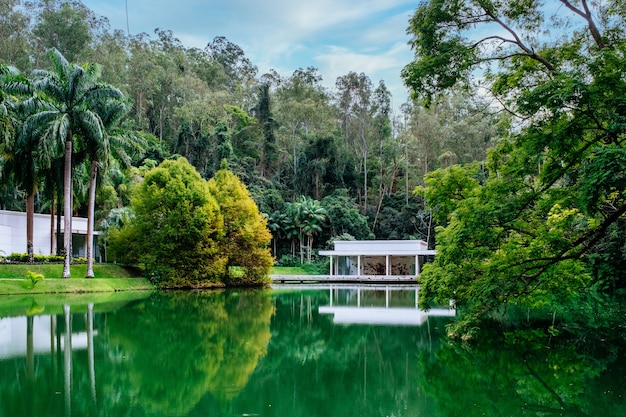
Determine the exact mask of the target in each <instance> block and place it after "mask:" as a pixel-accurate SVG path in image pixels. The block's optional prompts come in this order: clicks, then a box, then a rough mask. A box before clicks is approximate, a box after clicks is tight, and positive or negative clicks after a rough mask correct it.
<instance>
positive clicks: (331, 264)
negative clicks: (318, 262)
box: [330, 255, 333, 277]
mask: <svg viewBox="0 0 626 417" xmlns="http://www.w3.org/2000/svg"><path fill="white" fill-rule="evenodd" d="M330 276H331V277H332V276H333V255H330Z"/></svg>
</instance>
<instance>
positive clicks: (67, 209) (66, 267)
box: [63, 132, 72, 278]
mask: <svg viewBox="0 0 626 417" xmlns="http://www.w3.org/2000/svg"><path fill="white" fill-rule="evenodd" d="M71 137H72V134H71V132H70V134H69V138H70V139H68V140H66V141H65V168H64V172H63V206H64V207H63V226H64V229H65V230H64V231H63V250H64V251H65V253H64V258H65V259H64V262H63V278H69V277H70V262H71V260H72V140H71Z"/></svg>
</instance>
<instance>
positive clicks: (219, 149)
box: [0, 0, 503, 263]
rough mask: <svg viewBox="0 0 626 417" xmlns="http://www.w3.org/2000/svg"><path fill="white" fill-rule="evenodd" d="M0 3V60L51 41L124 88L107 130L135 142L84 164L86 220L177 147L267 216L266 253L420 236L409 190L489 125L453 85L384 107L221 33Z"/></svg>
mask: <svg viewBox="0 0 626 417" xmlns="http://www.w3.org/2000/svg"><path fill="white" fill-rule="evenodd" d="M2 4H3V6H2V8H3V10H2V13H1V16H2V17H0V19H1V20H2V24H1V27H2V29H0V30H2V31H3V32H4V33H2V34H0V38H1V39H2V40H3V41H2V43H1V44H0V60H1V62H2V63H3V64H4V65H6V66H11V67H13V68H16V69H17V70H19V71H20V73H21V74H23V75H25V76H27V77H28V76H30V74H31V73H32V71H33V70H35V69H48V68H50V67H51V62H50V59H49V58H48V56H47V51H48V50H49V49H50V48H55V49H56V50H58V51H60V52H61V53H62V55H63V56H64V57H65V58H66V59H67V60H68V61H69V62H70V63H83V62H88V63H97V64H98V65H99V67H100V71H101V76H100V81H101V82H103V83H107V84H110V85H111V86H114V87H116V88H118V89H119V90H120V91H121V92H122V93H123V94H124V96H125V97H126V98H127V99H128V102H129V104H128V107H129V109H128V110H127V112H126V113H125V114H124V115H123V119H122V120H121V123H120V124H119V128H120V129H124V130H126V131H129V132H135V133H136V135H138V136H139V137H140V139H141V140H142V143H143V145H142V146H141V147H140V148H141V149H139V148H136V149H133V151H132V152H131V151H129V150H127V152H126V153H125V155H124V158H123V159H124V160H122V159H121V158H119V157H118V158H115V157H112V158H111V161H110V163H109V164H108V166H106V167H103V169H100V170H99V171H98V176H99V179H98V187H97V198H96V226H97V228H98V226H99V227H100V228H102V227H103V225H104V227H106V226H107V225H109V224H111V223H115V221H116V219H119V218H120V217H121V214H120V210H123V208H124V207H126V206H127V205H128V203H129V189H130V188H132V184H133V182H134V181H135V180H136V179H137V177H138V176H140V175H141V174H140V172H141V167H142V166H146V164H148V165H147V166H153V165H154V164H155V163H156V164H158V163H160V162H161V161H162V160H164V159H168V158H172V157H174V156H183V157H185V158H186V159H187V160H189V162H190V163H191V164H192V165H193V166H194V167H195V168H196V169H197V170H198V172H199V173H200V174H201V175H202V177H203V178H206V179H208V178H211V177H212V176H213V174H214V173H215V172H216V171H217V170H218V169H219V164H220V161H221V160H222V159H224V158H226V159H227V160H228V164H229V168H230V169H231V170H232V171H233V172H234V173H235V174H236V175H237V176H238V177H239V178H241V179H242V181H244V183H245V184H246V185H247V187H248V188H249V190H250V191H251V193H252V195H253V197H254V200H255V201H256V203H257V205H258V206H259V209H260V210H261V212H263V213H265V214H266V215H267V216H268V218H269V227H270V229H271V230H272V233H273V235H274V242H273V244H272V245H273V250H274V254H275V257H276V259H277V260H278V261H281V259H282V262H284V263H289V262H294V261H297V262H300V261H305V259H304V257H307V258H309V259H310V258H311V256H312V257H314V253H315V250H317V249H318V248H320V247H324V246H325V245H326V242H327V241H328V240H329V239H331V238H333V237H336V236H339V235H344V237H347V236H348V235H350V236H352V237H354V238H357V239H363V238H374V237H375V238H378V239H415V238H418V239H424V240H426V239H430V240H431V242H434V239H433V234H434V233H433V230H434V229H433V228H434V224H433V223H432V222H431V221H430V213H429V211H428V210H427V209H426V208H425V206H424V202H423V199H421V198H419V197H417V196H415V195H413V193H412V191H413V189H414V188H415V187H416V186H418V185H420V184H422V183H423V176H424V174H425V173H427V172H430V171H433V170H435V169H437V168H439V167H445V166H450V165H452V164H456V163H461V164H463V163H468V162H471V161H476V160H483V159H484V157H485V152H486V149H487V148H488V147H489V146H490V145H491V144H492V142H493V140H494V138H495V137H496V136H497V135H498V134H499V132H500V131H502V129H503V127H502V125H501V117H500V116H499V115H498V114H497V113H496V112H493V111H491V110H490V109H489V108H488V106H487V104H486V103H485V102H484V101H483V100H482V99H481V98H479V97H475V96H473V95H472V94H471V93H469V92H463V91H461V90H459V91H458V92H455V93H454V94H452V95H450V96H448V97H445V98H442V99H441V100H440V101H438V102H437V103H436V105H432V106H430V107H429V108H426V107H425V106H424V105H423V104H420V103H419V102H414V103H406V104H404V105H403V106H402V109H403V110H402V114H395V113H394V112H393V110H392V108H391V99H392V97H391V95H390V93H389V91H388V90H387V88H386V86H385V82H384V80H379V81H377V82H374V81H373V80H371V79H370V78H369V77H368V76H367V75H366V74H364V73H359V72H358V69H355V71H354V72H349V73H348V74H345V75H344V76H342V77H339V78H338V79H337V80H336V82H335V89H333V90H332V91H330V90H329V89H327V88H324V87H323V86H322V77H321V75H320V74H319V73H318V71H317V69H316V68H297V69H294V71H293V73H292V74H291V75H290V76H287V77H285V76H281V75H279V74H278V73H276V72H275V71H270V73H267V74H259V73H258V70H257V68H256V66H255V65H254V63H252V62H250V60H249V59H248V58H247V57H246V55H245V53H244V51H243V50H242V49H241V48H240V47H239V46H238V45H236V44H233V43H232V42H230V41H229V40H228V39H226V38H224V37H221V36H216V37H215V38H214V39H212V40H211V39H209V40H207V46H206V47H205V48H204V49H197V48H187V47H185V46H184V45H182V44H181V42H180V41H179V40H178V39H176V37H175V34H174V33H172V32H171V31H168V30H166V29H159V28H157V29H155V31H154V34H152V35H150V34H145V33H144V34H140V35H137V36H130V37H129V36H128V35H126V34H125V33H124V32H122V31H113V32H112V31H111V30H110V29H109V25H108V22H107V20H106V18H105V17H103V16H96V15H94V14H93V12H91V11H90V10H89V9H87V8H86V7H85V6H84V5H82V3H80V2H72V1H70V2H66V1H50V0H46V1H36V2H23V1H3V2H2ZM5 153H6V152H5ZM75 159H76V160H78V159H80V157H79V158H75ZM83 160H85V158H83ZM75 165H76V166H75V167H74V171H75V180H74V194H75V197H74V201H73V205H72V210H73V211H74V213H75V214H78V215H82V216H86V214H87V201H88V196H87V194H88V187H87V185H88V184H89V181H88V175H89V172H90V170H89V167H88V164H86V163H84V164H82V165H81V164H79V163H78V162H75ZM137 169H139V171H138V170H137ZM5 171H6V170H5ZM53 189H54V185H53V184H44V183H43V181H42V182H41V183H40V184H39V185H38V187H37V191H36V193H35V196H34V197H35V203H34V204H35V210H36V211H37V212H49V210H50V208H51V207H50V206H51V204H52V203H53V202H54V201H57V203H59V201H60V200H59V199H57V200H55V199H54V198H53V197H52V196H53V195H54V191H53ZM22 196H24V187H23V186H22V185H21V184H20V183H19V181H18V180H17V179H16V178H15V177H14V176H10V175H6V176H5V177H3V181H2V189H1V190H0V207H2V208H3V209H11V210H22V211H23V210H25V207H24V205H25V198H22ZM58 211H59V210H58ZM300 248H303V249H302V250H300ZM309 248H310V249H311V250H307V249H309ZM301 253H302V258H301Z"/></svg>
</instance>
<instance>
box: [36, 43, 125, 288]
mask: <svg viewBox="0 0 626 417" xmlns="http://www.w3.org/2000/svg"><path fill="white" fill-rule="evenodd" d="M48 56H49V57H50V60H51V61H52V70H35V71H34V72H33V75H34V81H33V88H34V91H35V93H36V96H35V97H33V99H31V100H29V102H28V103H29V104H30V105H32V106H33V107H34V109H36V110H37V112H36V113H34V114H33V115H32V116H30V117H28V119H27V120H26V122H25V127H26V131H27V132H32V134H33V136H35V137H38V138H39V140H40V146H44V147H46V146H47V147H50V148H52V147H54V146H61V144H62V145H63V154H64V172H63V215H64V228H65V232H64V235H63V237H64V239H63V249H64V252H65V253H64V256H65V261H64V266H63V278H69V277H70V263H71V257H72V252H71V244H72V233H71V230H72V224H71V221H72V196H73V193H72V153H73V148H74V142H75V141H76V140H77V139H82V140H83V141H84V142H85V143H100V142H102V140H103V139H102V137H103V135H105V129H104V125H103V123H102V119H101V118H100V115H99V114H98V113H97V112H96V111H94V110H93V105H94V103H97V102H101V101H106V100H109V99H113V98H120V97H122V93H121V92H120V90H118V89H117V88H115V87H113V86H110V85H108V84H101V83H98V78H99V77H100V67H99V66H98V65H97V64H85V65H82V66H81V65H77V64H71V63H69V62H68V61H67V60H66V59H65V57H64V56H63V55H62V54H61V53H60V52H59V51H58V50H56V49H51V50H50V51H49V53H48Z"/></svg>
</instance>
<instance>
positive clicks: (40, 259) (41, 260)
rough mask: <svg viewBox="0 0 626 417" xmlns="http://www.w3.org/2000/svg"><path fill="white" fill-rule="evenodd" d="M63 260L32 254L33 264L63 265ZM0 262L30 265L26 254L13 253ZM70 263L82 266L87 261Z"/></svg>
mask: <svg viewBox="0 0 626 417" xmlns="http://www.w3.org/2000/svg"><path fill="white" fill-rule="evenodd" d="M63 260H64V259H63V256H57V255H41V254H38V253H36V254H33V263H38V264H45V263H63ZM0 262H15V263H30V262H29V260H28V254H27V253H17V252H13V253H12V254H10V255H9V256H6V257H2V258H0ZM72 262H73V263H76V264H84V263H87V259H85V258H74V259H73V260H72Z"/></svg>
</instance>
